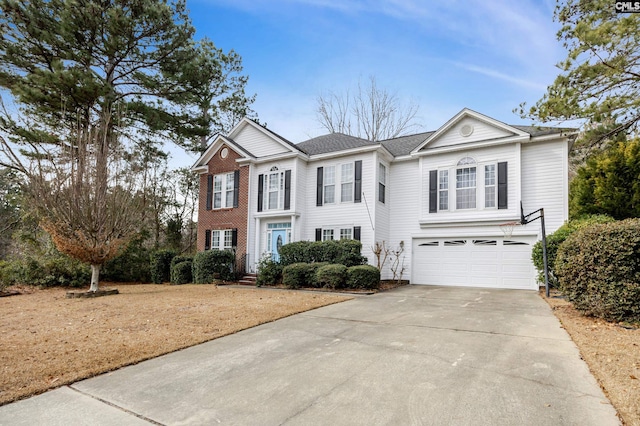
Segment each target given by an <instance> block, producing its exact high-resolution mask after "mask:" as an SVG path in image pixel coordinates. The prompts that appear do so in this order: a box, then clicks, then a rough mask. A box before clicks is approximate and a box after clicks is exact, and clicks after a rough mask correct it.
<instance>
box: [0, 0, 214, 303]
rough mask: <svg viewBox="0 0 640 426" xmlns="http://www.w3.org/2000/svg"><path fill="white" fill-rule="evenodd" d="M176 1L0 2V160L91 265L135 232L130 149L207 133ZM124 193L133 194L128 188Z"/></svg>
mask: <svg viewBox="0 0 640 426" xmlns="http://www.w3.org/2000/svg"><path fill="white" fill-rule="evenodd" d="M193 34H194V28H193V26H192V25H191V22H190V20H189V17H188V15H187V12H186V8H185V1H184V0H29V1H20V0H0V87H2V88H4V89H7V90H8V91H9V92H10V93H11V95H12V97H13V100H14V101H15V103H16V104H17V105H18V107H19V113H20V114H19V115H20V119H18V118H16V114H5V115H4V116H3V117H2V118H1V119H0V130H2V131H3V134H4V138H0V144H1V146H2V153H3V154H4V155H3V156H1V157H0V163H1V164H4V165H6V166H8V167H11V168H14V169H16V170H19V171H21V172H23V173H25V174H26V175H27V176H28V177H29V179H30V181H29V186H28V187H29V188H30V191H29V192H28V194H29V195H30V196H31V197H32V198H31V202H32V203H33V204H34V205H36V206H38V207H40V208H39V209H38V210H39V213H40V215H41V219H42V225H43V227H44V228H45V229H46V230H47V231H48V232H50V233H51V235H52V237H53V240H54V241H55V243H56V245H57V246H58V248H59V249H60V250H61V251H63V252H65V253H68V254H70V255H72V256H75V257H77V258H79V259H81V260H83V261H85V262H88V263H90V264H91V267H92V279H91V287H90V290H91V291H95V290H97V289H98V279H99V270H100V265H102V264H103V263H104V262H105V261H106V260H108V259H109V258H111V257H113V256H114V255H115V254H116V253H117V250H118V248H119V247H121V246H122V245H123V244H126V243H127V242H128V240H129V239H130V238H131V236H132V235H133V234H134V232H135V228H136V226H137V225H136V224H137V223H138V222H137V220H138V217H139V215H138V214H137V213H139V212H140V211H141V206H140V199H141V197H139V196H136V195H135V194H136V193H135V191H136V190H140V189H141V188H140V186H141V180H140V179H138V177H137V175H136V174H135V173H132V172H131V169H130V168H129V167H128V165H129V162H130V160H131V158H132V155H133V154H134V152H135V150H136V146H140V145H145V146H148V145H152V144H158V143H161V142H162V141H163V140H167V139H171V140H177V141H187V140H194V139H196V140H197V139H199V138H200V137H201V136H203V135H206V134H208V131H209V130H208V128H207V123H206V122H203V120H202V119H199V118H198V117H194V116H193V114H192V113H191V110H192V109H193V108H196V107H198V105H195V104H194V103H193V99H194V93H193V92H194V90H195V88H202V87H203V86H205V85H206V84H207V83H208V82H207V81H206V80H205V79H203V78H201V77H202V76H201V75H200V74H199V73H196V72H193V69H194V65H193V64H194V60H195V59H196V58H198V55H199V54H200V53H202V52H201V50H200V49H199V48H198V47H197V45H196V43H194V41H193ZM132 191H133V192H132Z"/></svg>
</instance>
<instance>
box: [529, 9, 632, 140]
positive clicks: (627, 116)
mask: <svg viewBox="0 0 640 426" xmlns="http://www.w3.org/2000/svg"><path fill="white" fill-rule="evenodd" d="M554 19H555V20H556V21H558V22H559V23H560V24H561V25H562V27H561V28H560V30H559V31H558V34H557V37H558V40H559V41H561V42H562V43H563V44H564V47H565V48H566V49H567V50H568V54H567V58H566V59H565V60H564V61H563V62H561V63H560V64H558V67H559V68H560V70H561V74H560V75H559V76H558V77H556V79H555V81H554V82H553V84H552V85H550V86H549V87H548V88H547V93H546V94H545V95H544V96H543V97H542V99H540V100H539V101H538V102H537V103H536V104H535V105H534V106H532V107H527V105H526V104H521V105H520V108H519V112H520V114H521V115H522V116H523V117H529V118H533V119H534V120H539V121H542V122H545V121H564V120H575V119H584V120H586V122H587V125H586V126H585V135H584V138H583V139H584V140H585V141H587V143H589V144H590V145H599V144H600V143H601V142H602V141H603V140H605V139H609V138H612V137H615V136H617V135H618V134H621V133H622V134H625V133H628V132H629V131H630V130H632V129H636V128H637V126H638V123H639V120H640V15H638V14H637V13H627V14H624V13H617V12H616V10H615V8H614V3H613V2H610V1H607V0H566V1H560V0H559V1H558V3H557V5H556V10H555V14H554Z"/></svg>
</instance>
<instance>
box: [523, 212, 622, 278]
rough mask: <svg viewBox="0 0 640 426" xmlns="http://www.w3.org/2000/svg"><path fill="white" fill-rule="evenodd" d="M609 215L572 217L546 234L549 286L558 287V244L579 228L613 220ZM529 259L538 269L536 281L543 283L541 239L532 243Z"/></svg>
mask: <svg viewBox="0 0 640 426" xmlns="http://www.w3.org/2000/svg"><path fill="white" fill-rule="evenodd" d="M614 220H615V219H613V218H612V217H611V216H607V215H604V214H598V215H590V216H584V217H581V218H579V219H572V220H570V221H569V222H567V223H565V224H564V225H562V226H561V227H560V228H558V230H557V231H556V232H554V233H552V234H549V235H547V264H548V266H549V285H550V286H551V287H558V277H557V273H556V256H557V255H558V248H559V247H560V245H561V244H562V243H563V242H564V241H565V240H566V239H567V237H569V235H571V234H573V233H574V232H575V231H577V230H579V229H583V228H586V227H588V226H591V225H594V224H596V223H609V222H613V221H614ZM531 259H532V260H533V265H534V266H535V268H536V270H537V271H538V282H540V283H544V257H543V254H542V241H538V242H536V243H535V244H534V246H533V249H532V251H531Z"/></svg>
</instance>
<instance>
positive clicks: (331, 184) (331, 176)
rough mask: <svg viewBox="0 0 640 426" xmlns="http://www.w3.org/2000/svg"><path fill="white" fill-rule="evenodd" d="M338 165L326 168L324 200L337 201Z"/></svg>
mask: <svg viewBox="0 0 640 426" xmlns="http://www.w3.org/2000/svg"><path fill="white" fill-rule="evenodd" d="M335 195H336V167H335V166H326V167H325V168H324V202H325V203H335V201H336V197H335Z"/></svg>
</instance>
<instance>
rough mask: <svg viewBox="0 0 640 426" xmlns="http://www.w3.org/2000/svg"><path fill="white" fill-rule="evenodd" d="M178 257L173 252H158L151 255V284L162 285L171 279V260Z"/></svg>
mask: <svg viewBox="0 0 640 426" xmlns="http://www.w3.org/2000/svg"><path fill="white" fill-rule="evenodd" d="M175 256H176V252H174V251H173V250H158V251H156V252H153V253H151V259H150V260H151V282H153V283H154V284H162V283H165V282H167V281H169V280H170V279H171V260H172V259H173V258H174V257H175Z"/></svg>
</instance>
